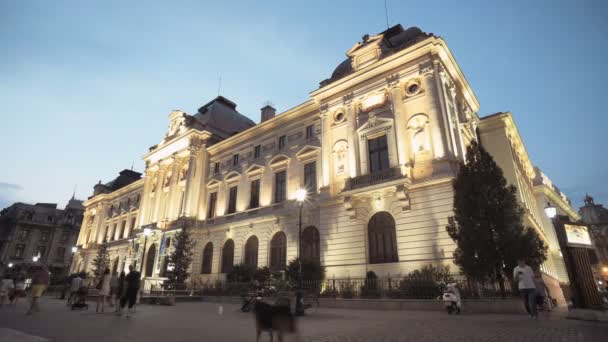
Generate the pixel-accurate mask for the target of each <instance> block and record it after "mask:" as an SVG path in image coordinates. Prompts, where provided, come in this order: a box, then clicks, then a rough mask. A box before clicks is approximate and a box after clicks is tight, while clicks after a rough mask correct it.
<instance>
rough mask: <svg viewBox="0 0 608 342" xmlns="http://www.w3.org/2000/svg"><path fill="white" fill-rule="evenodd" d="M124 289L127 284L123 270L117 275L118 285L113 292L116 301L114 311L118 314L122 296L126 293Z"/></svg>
mask: <svg viewBox="0 0 608 342" xmlns="http://www.w3.org/2000/svg"><path fill="white" fill-rule="evenodd" d="M126 289H127V285H126V280H125V272H124V271H123V272H120V276H119V277H118V286H117V287H116V292H115V293H114V300H115V302H116V310H115V311H116V313H118V314H120V313H121V311H122V310H121V309H122V307H121V303H122V298H123V297H124V296H125V294H126Z"/></svg>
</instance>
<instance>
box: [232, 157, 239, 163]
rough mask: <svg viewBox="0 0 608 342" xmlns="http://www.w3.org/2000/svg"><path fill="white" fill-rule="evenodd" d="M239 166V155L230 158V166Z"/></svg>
mask: <svg viewBox="0 0 608 342" xmlns="http://www.w3.org/2000/svg"><path fill="white" fill-rule="evenodd" d="M237 165H239V155H238V154H235V155H233V156H232V166H237Z"/></svg>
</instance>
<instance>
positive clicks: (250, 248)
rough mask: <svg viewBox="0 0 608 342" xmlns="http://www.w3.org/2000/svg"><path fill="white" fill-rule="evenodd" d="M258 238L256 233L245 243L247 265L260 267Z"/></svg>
mask: <svg viewBox="0 0 608 342" xmlns="http://www.w3.org/2000/svg"><path fill="white" fill-rule="evenodd" d="M258 246H259V242H258V238H257V237H256V236H255V235H254V236H251V237H250V238H249V239H247V243H245V265H247V266H251V267H258Z"/></svg>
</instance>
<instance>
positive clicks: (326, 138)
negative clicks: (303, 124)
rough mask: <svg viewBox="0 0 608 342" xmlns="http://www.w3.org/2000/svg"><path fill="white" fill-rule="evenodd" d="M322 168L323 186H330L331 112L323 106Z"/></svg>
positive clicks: (321, 115)
mask: <svg viewBox="0 0 608 342" xmlns="http://www.w3.org/2000/svg"><path fill="white" fill-rule="evenodd" d="M320 117H321V167H322V171H321V172H322V179H321V184H322V186H323V187H327V186H329V181H330V180H329V178H330V173H329V171H330V170H329V168H330V160H331V159H330V158H331V148H332V146H330V145H331V140H330V131H329V125H330V124H329V112H328V110H327V105H324V106H321V114H320Z"/></svg>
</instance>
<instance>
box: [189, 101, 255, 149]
mask: <svg viewBox="0 0 608 342" xmlns="http://www.w3.org/2000/svg"><path fill="white" fill-rule="evenodd" d="M193 117H194V118H195V119H196V120H197V121H198V122H199V123H201V124H202V125H203V126H204V127H205V128H206V129H209V130H211V131H212V133H214V134H216V135H218V136H219V137H221V138H222V139H225V138H227V137H229V136H232V135H234V134H236V133H240V132H242V131H244V130H246V129H248V128H250V127H253V126H255V123H254V122H253V121H251V119H249V118H248V117H246V116H244V115H243V114H241V113H239V112H238V111H237V110H236V103H234V102H232V101H230V100H228V99H227V98H225V97H223V96H218V97H216V98H215V99H213V100H211V101H209V102H208V103H206V104H205V105H203V106H202V107H201V108H199V109H198V113H196V114H194V115H193Z"/></svg>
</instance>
